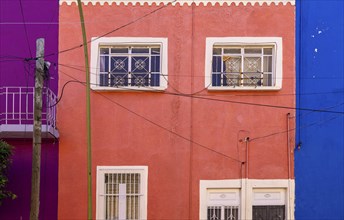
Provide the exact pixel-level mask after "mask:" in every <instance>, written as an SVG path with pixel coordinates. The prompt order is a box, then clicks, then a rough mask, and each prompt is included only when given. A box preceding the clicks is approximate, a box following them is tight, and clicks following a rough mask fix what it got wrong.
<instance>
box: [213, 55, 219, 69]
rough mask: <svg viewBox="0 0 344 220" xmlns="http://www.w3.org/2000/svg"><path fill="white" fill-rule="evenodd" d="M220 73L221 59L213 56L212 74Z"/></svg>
mask: <svg viewBox="0 0 344 220" xmlns="http://www.w3.org/2000/svg"><path fill="white" fill-rule="evenodd" d="M218 72H221V57H220V56H213V73H218Z"/></svg>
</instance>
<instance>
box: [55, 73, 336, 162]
mask: <svg viewBox="0 0 344 220" xmlns="http://www.w3.org/2000/svg"><path fill="white" fill-rule="evenodd" d="M63 74H65V75H67V76H68V77H70V78H72V79H73V80H69V81H67V82H66V83H65V84H64V86H63V88H62V93H61V95H62V94H63V90H64V88H65V86H66V85H67V84H69V83H72V82H75V83H80V84H82V85H84V86H85V83H84V82H81V81H79V80H78V79H76V78H74V77H73V76H71V75H69V74H67V73H63ZM95 93H97V94H98V95H100V96H101V97H103V98H105V99H107V100H108V101H110V102H111V103H113V104H116V105H117V106H119V107H121V108H122V109H125V110H126V111H128V112H130V113H132V114H134V115H136V116H137V117H140V118H142V119H143V120H145V121H147V122H149V123H151V124H153V125H155V126H157V127H159V128H161V129H163V130H165V131H167V132H169V133H171V134H173V135H175V136H177V137H179V138H181V139H183V140H186V141H189V142H190V143H192V144H195V145H197V146H199V147H202V148H204V149H206V150H209V151H211V152H213V153H216V154H218V155H221V156H224V157H226V158H229V159H231V160H233V161H236V162H240V163H242V161H240V160H238V159H236V158H233V157H231V156H228V155H226V154H224V153H222V152H218V151H216V150H213V149H211V148H210V147H207V146H205V145H203V144H200V143H198V142H195V141H193V140H190V139H189V138H186V137H184V136H183V135H180V134H178V133H176V132H174V131H172V130H170V129H168V128H166V127H164V126H162V125H160V124H158V123H156V122H154V121H152V120H151V119H148V118H146V117H145V116H143V115H140V114H138V113H137V112H135V111H133V110H131V109H129V108H127V107H125V106H123V105H122V104H120V103H118V102H116V101H114V100H112V99H110V98H109V97H107V96H105V95H103V94H102V93H101V92H98V91H95ZM61 99H62V96H60V98H59V101H61ZM56 104H57V103H56ZM54 106H55V105H54ZM335 107H336V106H335ZM329 108H330V107H329ZM339 117H341V115H340V116H334V117H331V118H329V119H325V120H322V121H320V122H319V121H317V122H313V123H311V124H308V125H304V126H299V127H295V128H292V129H289V130H284V131H280V132H274V133H271V134H267V135H264V136H258V137H254V138H250V141H256V140H259V139H264V138H268V137H271V136H275V135H279V134H283V133H286V132H288V131H294V130H296V129H298V128H306V127H311V126H314V125H317V124H320V123H325V122H328V121H331V120H334V119H336V118H339Z"/></svg>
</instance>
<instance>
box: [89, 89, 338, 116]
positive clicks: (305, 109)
mask: <svg viewBox="0 0 344 220" xmlns="http://www.w3.org/2000/svg"><path fill="white" fill-rule="evenodd" d="M92 85H96V84H92ZM118 88H121V87H118ZM122 89H123V90H126V91H137V90H135V89H130V88H127V87H122ZM147 89H150V90H145V91H144V92H151V91H154V92H160V93H161V91H160V90H157V89H154V88H152V87H147ZM163 94H168V95H175V96H182V97H189V98H197V99H201V100H209V101H218V102H224V103H232V104H240V105H250V106H259V107H268V108H279V109H291V110H300V111H310V112H326V113H333V114H344V112H342V111H331V110H326V109H312V108H300V107H290V106H281V105H270V104H260V103H252V102H242V101H233V100H224V99H215V98H209V97H204V96H198V95H193V94H183V93H173V92H168V91H164V92H163Z"/></svg>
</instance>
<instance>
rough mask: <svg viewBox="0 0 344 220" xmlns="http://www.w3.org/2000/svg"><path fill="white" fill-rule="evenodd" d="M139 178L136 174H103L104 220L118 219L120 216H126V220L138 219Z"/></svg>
mask: <svg viewBox="0 0 344 220" xmlns="http://www.w3.org/2000/svg"><path fill="white" fill-rule="evenodd" d="M140 178H141V176H140V174H138V173H121V174H105V216H106V219H118V218H119V217H120V215H122V217H123V216H124V215H126V219H139V218H140V212H139V210H140V196H141V195H139V192H140V184H141V183H140ZM123 184H124V185H123ZM119 188H121V190H122V191H120V190H119ZM123 190H124V191H123ZM123 193H124V194H123ZM123 195H124V197H123ZM123 199H124V200H123ZM121 202H124V205H121ZM122 204H123V203H122ZM121 207H122V208H123V207H124V208H125V210H120V208H121Z"/></svg>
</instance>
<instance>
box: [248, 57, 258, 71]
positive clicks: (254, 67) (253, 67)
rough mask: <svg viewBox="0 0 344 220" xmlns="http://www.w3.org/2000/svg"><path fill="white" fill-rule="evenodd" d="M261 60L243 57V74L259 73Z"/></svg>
mask: <svg viewBox="0 0 344 220" xmlns="http://www.w3.org/2000/svg"><path fill="white" fill-rule="evenodd" d="M261 71H262V70H261V58H260V57H245V58H244V72H261Z"/></svg>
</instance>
